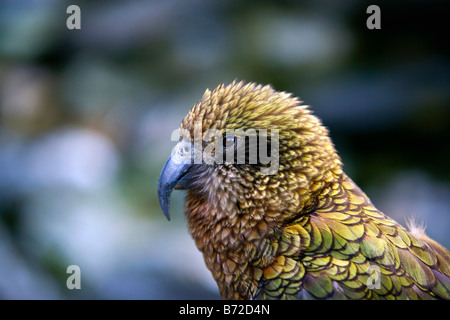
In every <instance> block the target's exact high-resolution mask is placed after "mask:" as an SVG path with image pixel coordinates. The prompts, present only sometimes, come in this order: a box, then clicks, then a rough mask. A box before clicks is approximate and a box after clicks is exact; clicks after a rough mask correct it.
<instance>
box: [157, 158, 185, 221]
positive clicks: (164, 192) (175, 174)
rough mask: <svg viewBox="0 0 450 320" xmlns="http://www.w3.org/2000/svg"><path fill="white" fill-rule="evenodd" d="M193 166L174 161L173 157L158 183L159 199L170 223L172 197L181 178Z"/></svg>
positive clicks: (164, 168)
mask: <svg viewBox="0 0 450 320" xmlns="http://www.w3.org/2000/svg"><path fill="white" fill-rule="evenodd" d="M191 166H192V164H189V163H183V162H181V163H180V162H178V161H174V159H173V158H172V156H170V157H169V159H167V161H166V164H165V165H164V167H163V169H162V171H161V175H160V176H159V183H158V198H159V204H160V206H161V209H162V211H163V213H164V215H165V216H166V218H167V220H169V221H170V195H171V194H172V191H173V189H174V188H175V187H176V185H177V184H178V183H180V180H181V178H183V176H184V175H185V174H186V173H187V172H188V171H189V168H190V167H191Z"/></svg>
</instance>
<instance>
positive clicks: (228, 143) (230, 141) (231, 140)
mask: <svg viewBox="0 0 450 320" xmlns="http://www.w3.org/2000/svg"><path fill="white" fill-rule="evenodd" d="M235 146H236V137H230V136H225V137H224V138H223V148H224V149H229V148H234V147H235Z"/></svg>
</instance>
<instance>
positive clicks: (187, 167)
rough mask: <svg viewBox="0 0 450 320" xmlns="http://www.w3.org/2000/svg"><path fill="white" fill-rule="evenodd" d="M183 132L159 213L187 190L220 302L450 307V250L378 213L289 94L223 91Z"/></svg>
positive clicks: (195, 232)
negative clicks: (399, 302) (429, 302)
mask: <svg viewBox="0 0 450 320" xmlns="http://www.w3.org/2000/svg"><path fill="white" fill-rule="evenodd" d="M179 132H180V139H179V141H178V143H177V144H176V146H175V147H174V149H173V150H172V154H171V156H170V157H169V159H168V160H167V162H166V163H165V165H164V167H163V169H162V171H161V175H160V178H159V184H158V197H159V201H160V205H161V208H162V211H163V213H164V214H165V216H166V217H167V218H168V219H169V220H170V214H169V205H170V196H171V193H172V191H173V190H174V189H181V190H187V194H186V203H185V218H186V220H187V224H188V229H189V231H190V234H191V235H192V238H193V239H194V241H195V244H196V246H197V248H198V249H199V250H200V251H201V252H202V254H203V258H204V261H205V264H206V266H207V268H208V269H209V270H210V271H211V273H212V276H213V278H214V279H215V281H216V282H217V285H218V288H219V291H220V294H221V296H222V298H223V299H233V300H235V299H339V300H340V299H414V300H415V299H417V300H418V299H447V300H448V299H450V253H449V251H448V250H447V249H446V248H444V247H443V246H442V245H440V244H438V243H437V242H435V241H433V240H432V239H430V238H429V237H427V236H426V235H425V233H424V230H423V228H420V227H417V226H412V227H411V226H410V227H409V228H408V229H407V228H405V227H403V226H402V225H400V224H399V223H397V222H396V221H394V220H393V219H391V218H389V217H388V216H386V215H385V214H383V213H382V212H381V211H379V210H378V209H377V208H376V207H375V206H374V205H373V204H372V202H371V201H370V199H369V198H368V197H367V196H366V194H365V193H364V192H363V191H362V190H361V189H360V188H359V187H358V186H357V185H356V184H355V183H354V182H353V181H352V179H350V177H349V176H347V175H346V174H345V172H344V171H343V169H342V167H343V164H342V161H341V159H340V157H339V156H338V154H337V152H336V150H335V147H334V145H333V143H332V141H331V139H330V137H329V132H328V129H327V128H326V127H325V126H324V125H323V124H322V122H321V120H320V119H319V118H318V117H317V116H315V115H313V113H312V111H311V109H310V107H309V106H307V105H303V104H302V101H300V100H299V99H298V98H296V97H294V96H293V95H292V94H290V93H286V92H279V91H275V90H274V89H273V88H272V86H270V85H265V86H264V85H260V84H256V83H252V82H250V83H246V82H243V81H240V82H238V81H233V82H232V83H230V84H222V85H220V86H218V87H217V88H216V89H214V90H213V91H211V90H206V92H205V93H204V95H203V97H202V98H201V100H200V101H199V102H198V103H196V104H195V105H194V106H193V108H192V109H191V111H190V112H189V113H188V114H187V116H186V117H185V118H184V120H183V121H182V122H181V125H180V128H179ZM255 137H256V139H254V138H255ZM207 149H208V150H207ZM262 151H265V152H262ZM268 158H269V160H270V161H268Z"/></svg>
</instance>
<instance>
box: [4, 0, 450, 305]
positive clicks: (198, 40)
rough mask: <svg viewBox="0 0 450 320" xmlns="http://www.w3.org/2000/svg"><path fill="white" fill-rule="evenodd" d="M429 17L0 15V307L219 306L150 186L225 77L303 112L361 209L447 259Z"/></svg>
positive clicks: (178, 217) (394, 12)
mask: <svg viewBox="0 0 450 320" xmlns="http://www.w3.org/2000/svg"><path fill="white" fill-rule="evenodd" d="M70 4H76V5H78V6H79V7H80V8H81V27H82V29H81V30H68V29H67V27H66V19H67V18H68V17H69V14H67V13H66V8H67V7H68V6H69V5H70ZM370 4H377V5H379V6H380V9H381V30H368V29H367V27H366V19H367V18H368V16H369V15H368V14H367V13H366V9H367V7H368V6H369V5H370ZM444 4H445V2H444V1H425V0H423V1H395V2H394V1H391V2H388V1H381V2H380V1H378V2H368V1H357V0H348V1H331V0H329V1H327V0H320V1H318V0H314V1H313V0H310V1H237V0H236V1H206V0H198V1H197V0H161V1H144V0H132V1H110V0H108V1H106V0H104V1H70V2H69V1H61V0H40V1H39V0H36V1H21V0H1V1H0V298H2V299H216V298H219V295H218V291H217V288H216V285H215V283H214V282H213V280H212V278H211V276H210V274H209V272H208V271H207V270H206V268H205V266H204V263H203V260H202V257H201V255H200V254H199V252H198V251H197V249H196V248H195V246H194V243H193V240H192V239H191V238H190V236H189V234H188V231H187V228H186V223H185V221H184V218H183V197H184V195H183V193H182V192H180V191H178V192H175V193H174V195H173V201H172V221H171V222H170V223H169V222H167V221H166V220H165V218H164V216H163V215H162V212H161V210H160V208H159V205H158V200H157V181H158V177H159V172H160V170H161V168H162V166H163V164H164V161H165V160H166V158H167V157H168V155H169V153H170V151H171V149H172V147H173V144H174V143H173V142H171V141H170V134H171V133H172V131H173V130H174V129H176V128H177V127H178V125H179V123H180V121H181V120H182V119H183V117H184V116H185V114H186V113H187V112H188V110H189V109H190V108H191V107H192V105H193V104H194V103H195V102H196V101H197V100H198V99H200V97H201V96H202V94H203V92H204V90H205V89H206V88H210V89H213V88H215V87H216V86H217V85H218V84H220V83H222V82H231V81H233V80H234V79H243V80H247V81H256V82H260V83H264V84H267V83H270V84H272V85H273V86H274V87H275V88H276V89H277V90H283V91H289V92H293V93H294V94H295V95H296V96H299V97H301V99H302V100H304V101H305V103H306V104H309V105H311V106H312V108H313V110H314V111H315V113H316V114H317V115H318V116H319V117H320V118H321V119H322V120H323V122H324V124H325V125H326V126H327V127H328V128H329V129H330V131H331V136H332V138H333V141H334V142H335V144H336V148H337V149H338V151H339V153H340V155H341V157H342V158H343V160H344V163H345V171H346V172H347V173H348V174H349V175H350V176H351V177H352V178H353V179H354V180H355V181H356V183H358V184H359V185H360V186H361V187H362V189H363V190H364V191H365V192H366V193H367V194H368V195H369V197H370V198H371V199H372V202H373V203H374V204H375V205H376V206H377V207H378V208H379V209H381V210H383V211H384V212H385V213H386V214H388V215H390V216H391V217H392V218H394V219H395V220H397V221H398V222H399V223H401V224H403V225H405V224H406V221H407V219H408V218H409V217H415V218H416V220H418V221H421V222H423V223H425V224H426V226H427V233H428V235H429V236H431V237H432V238H434V239H435V240H437V241H438V242H440V243H442V244H443V245H445V246H446V247H447V248H449V247H450V234H449V232H448V230H449V227H450V168H449V152H448V151H449V141H450V140H449V138H450V135H449V127H450V126H449V123H450V93H449V88H450V60H449V51H448V34H445V35H443V33H444V30H446V28H445V21H446V19H447V18H448V17H447V16H446V10H444V9H446V6H444ZM73 264H75V265H78V266H80V268H81V290H68V289H67V287H66V279H67V277H68V276H69V275H68V274H67V273H66V269H67V267H68V266H69V265H73Z"/></svg>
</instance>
